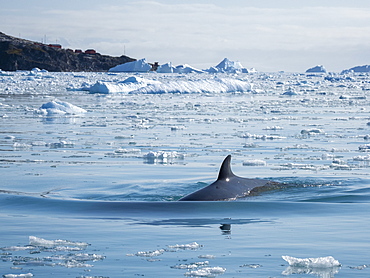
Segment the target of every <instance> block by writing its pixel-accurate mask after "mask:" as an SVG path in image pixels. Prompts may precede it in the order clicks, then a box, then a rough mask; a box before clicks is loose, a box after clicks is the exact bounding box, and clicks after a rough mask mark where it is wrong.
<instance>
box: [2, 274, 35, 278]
mask: <svg viewBox="0 0 370 278" xmlns="http://www.w3.org/2000/svg"><path fill="white" fill-rule="evenodd" d="M3 277H4V278H29V277H33V274H32V273H25V274H5V275H3Z"/></svg>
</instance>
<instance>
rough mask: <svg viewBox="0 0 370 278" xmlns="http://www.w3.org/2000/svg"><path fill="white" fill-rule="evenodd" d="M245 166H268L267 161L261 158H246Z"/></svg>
mask: <svg viewBox="0 0 370 278" xmlns="http://www.w3.org/2000/svg"><path fill="white" fill-rule="evenodd" d="M243 166H266V161H264V160H260V159H254V160H245V161H243Z"/></svg>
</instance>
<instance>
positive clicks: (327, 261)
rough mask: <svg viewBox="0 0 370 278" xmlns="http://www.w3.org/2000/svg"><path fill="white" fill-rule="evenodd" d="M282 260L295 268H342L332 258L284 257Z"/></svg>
mask: <svg viewBox="0 0 370 278" xmlns="http://www.w3.org/2000/svg"><path fill="white" fill-rule="evenodd" d="M282 258H283V260H285V261H287V262H288V263H289V265H290V266H294V267H306V268H329V267H339V266H341V264H340V262H339V261H337V260H336V259H334V258H333V257H332V256H328V257H319V258H305V259H301V258H294V257H290V256H282Z"/></svg>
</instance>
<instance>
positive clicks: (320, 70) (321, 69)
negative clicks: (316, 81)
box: [306, 65, 326, 73]
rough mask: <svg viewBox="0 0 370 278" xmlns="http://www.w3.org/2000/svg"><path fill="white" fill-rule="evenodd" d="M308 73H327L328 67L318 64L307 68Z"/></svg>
mask: <svg viewBox="0 0 370 278" xmlns="http://www.w3.org/2000/svg"><path fill="white" fill-rule="evenodd" d="M306 73H326V69H325V68H324V66H322V65H318V66H315V67H312V68H309V69H308V70H306Z"/></svg>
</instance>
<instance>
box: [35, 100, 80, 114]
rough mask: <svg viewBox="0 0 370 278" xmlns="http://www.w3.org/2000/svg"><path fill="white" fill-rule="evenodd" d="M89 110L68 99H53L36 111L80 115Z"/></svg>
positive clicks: (39, 112)
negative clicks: (67, 100)
mask: <svg viewBox="0 0 370 278" xmlns="http://www.w3.org/2000/svg"><path fill="white" fill-rule="evenodd" d="M86 112H87V111H86V110H85V109H83V108H80V107H78V106H76V105H73V104H71V103H69V102H66V101H60V100H53V101H50V102H47V103H44V104H43V105H41V107H40V108H39V109H38V110H36V113H38V114H40V115H44V116H63V115H78V114H83V113H86Z"/></svg>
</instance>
